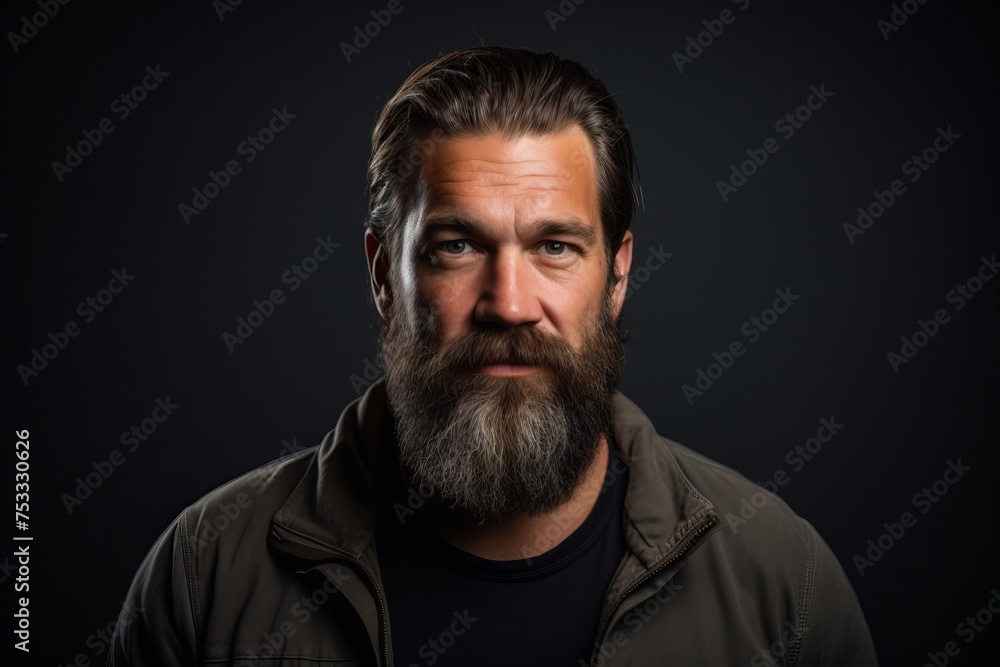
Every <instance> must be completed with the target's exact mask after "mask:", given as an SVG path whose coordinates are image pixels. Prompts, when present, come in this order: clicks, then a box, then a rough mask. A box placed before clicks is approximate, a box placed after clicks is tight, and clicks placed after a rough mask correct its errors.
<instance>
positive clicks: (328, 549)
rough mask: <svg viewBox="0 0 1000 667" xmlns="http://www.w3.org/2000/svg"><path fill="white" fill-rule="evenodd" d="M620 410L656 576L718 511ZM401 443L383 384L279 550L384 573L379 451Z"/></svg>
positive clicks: (279, 537) (631, 504) (312, 488)
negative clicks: (378, 538)
mask: <svg viewBox="0 0 1000 667" xmlns="http://www.w3.org/2000/svg"><path fill="white" fill-rule="evenodd" d="M614 406H615V417H614V424H615V426H614V429H615V438H616V441H617V444H618V448H619V450H620V451H621V453H622V455H623V456H624V457H625V459H626V461H627V462H628V464H629V468H630V469H629V483H628V490H627V492H626V496H625V539H626V543H627V544H628V546H629V548H630V549H631V550H632V552H633V553H634V554H635V555H636V557H637V558H638V559H639V560H640V562H642V563H643V565H645V566H646V567H647V568H649V567H652V566H653V564H654V563H656V562H658V561H660V560H661V559H662V558H663V557H664V556H665V554H667V553H668V552H669V551H670V550H671V549H672V548H673V547H675V546H676V544H677V543H678V542H679V541H680V540H682V539H684V538H685V537H686V536H687V535H688V534H689V533H690V532H691V531H692V529H693V528H694V527H695V526H696V525H697V524H699V523H701V522H702V521H703V520H704V519H705V518H706V517H707V516H709V515H714V514H715V510H714V507H713V506H712V504H711V503H710V502H709V501H708V500H707V499H705V498H704V497H703V496H702V495H701V494H700V493H698V491H697V490H696V489H695V488H694V487H693V486H692V484H691V482H690V481H689V480H688V479H687V477H686V476H685V475H684V473H683V472H682V471H681V469H680V467H679V466H678V464H677V461H676V460H675V458H674V456H673V454H672V452H671V451H670V448H669V446H668V445H667V444H666V441H665V440H664V439H663V438H661V437H660V436H659V435H658V434H657V433H656V429H655V428H654V426H653V424H652V422H650V420H649V418H648V417H646V415H645V414H644V413H643V412H642V410H640V409H639V407H638V406H637V405H636V404H635V403H633V402H632V401H630V400H629V399H628V398H626V397H625V395H624V394H622V393H621V392H620V391H616V392H615V397H614ZM394 442H395V425H394V422H393V419H392V416H391V413H390V412H389V409H388V404H387V401H386V396H385V380H384V378H383V379H380V380H377V381H376V382H374V383H373V384H372V385H371V386H370V387H369V388H368V390H367V391H366V392H365V394H364V395H362V396H361V397H360V398H358V399H356V400H355V401H353V402H351V403H350V404H349V405H348V406H347V407H346V408H345V409H344V411H343V413H342V414H341V416H340V420H339V421H338V422H337V426H336V428H335V429H334V430H332V431H330V432H329V433H328V434H327V435H326V437H324V439H323V441H322V443H321V444H320V445H319V447H318V449H317V451H316V455H315V456H314V457H313V459H312V462H311V463H310V465H309V467H308V469H307V471H306V473H305V474H304V475H303V477H302V479H301V481H300V482H299V484H298V486H297V487H296V488H295V490H294V491H293V492H292V495H291V496H290V497H289V498H288V500H287V501H286V502H285V504H284V505H283V506H282V507H281V509H279V510H278V512H277V513H276V514H275V515H274V518H273V519H272V522H271V534H270V536H269V541H270V542H271V544H272V546H273V547H274V548H275V549H277V550H279V551H282V552H285V553H289V554H292V555H295V556H298V557H300V558H305V559H307V560H325V559H329V558H331V557H338V556H339V557H347V558H350V559H352V560H355V561H361V562H362V563H365V564H366V565H368V566H370V567H371V568H372V569H373V570H374V571H376V572H377V571H378V567H377V564H375V563H373V562H371V560H372V558H373V551H372V550H371V549H370V545H371V542H372V539H373V537H374V533H375V502H376V501H375V483H376V469H377V454H378V452H379V448H380V443H381V444H382V445H383V446H385V445H386V444H387V443H389V444H394ZM383 451H385V450H383Z"/></svg>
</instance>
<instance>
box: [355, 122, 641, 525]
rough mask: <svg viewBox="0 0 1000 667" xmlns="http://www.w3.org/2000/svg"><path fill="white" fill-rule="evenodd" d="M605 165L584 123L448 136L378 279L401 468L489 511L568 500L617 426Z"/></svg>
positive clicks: (617, 292)
mask: <svg viewBox="0 0 1000 667" xmlns="http://www.w3.org/2000/svg"><path fill="white" fill-rule="evenodd" d="M595 174H596V167H595V163H594V157H593V151H592V148H591V146H590V142H589V140H588V139H587V136H586V135H585V134H584V132H583V131H582V129H580V128H579V127H573V128H570V129H567V130H565V131H562V132H560V133H558V134H549V135H544V136H528V137H521V138H518V139H504V138H501V137H499V136H492V135H490V136H476V137H469V138H448V139H445V140H443V141H441V142H439V143H438V144H437V145H436V146H435V148H434V150H433V151H432V152H430V154H429V155H428V156H427V159H426V161H425V163H424V166H423V169H422V172H421V176H420V177H421V178H422V184H421V185H422V186H423V187H422V192H423V197H422V199H421V201H420V202H419V203H418V205H417V206H415V207H414V209H413V210H411V211H410V212H409V216H408V217H407V219H406V220H405V222H404V224H403V227H402V229H401V232H400V237H399V238H400V243H399V251H398V257H396V258H393V260H394V262H395V263H394V265H392V262H390V268H389V273H388V277H387V278H385V279H384V280H383V281H381V282H382V283H383V284H382V285H381V286H380V287H378V292H377V302H378V303H379V307H380V310H381V311H382V313H383V316H384V318H385V319H386V320H387V322H386V324H385V325H384V326H383V340H382V343H383V353H384V354H385V362H386V381H387V392H388V397H389V400H390V403H391V405H392V407H393V411H394V413H395V416H396V419H397V426H398V433H397V435H398V438H399V443H400V454H401V458H402V460H403V463H404V466H406V467H407V468H408V470H409V472H410V474H411V477H412V478H413V481H415V482H420V483H428V484H430V485H431V486H432V487H434V488H435V490H436V492H437V493H438V495H439V496H440V497H441V498H442V499H443V500H445V501H446V502H450V503H451V504H455V505H458V506H461V507H463V508H464V509H466V510H469V511H471V512H473V513H474V514H476V515H478V516H480V517H483V518H486V517H493V518H497V517H501V516H504V515H506V514H510V513H511V512H516V511H522V512H527V513H529V514H538V513H541V512H544V511H547V510H550V509H553V508H554V507H555V506H557V505H558V504H559V503H561V502H564V501H565V500H568V498H569V497H570V495H571V494H572V491H573V490H574V489H575V487H576V485H577V484H578V482H579V481H580V479H581V478H582V476H583V474H584V472H586V469H587V467H588V466H589V464H590V463H591V462H592V461H593V460H594V457H595V456H596V454H597V451H598V449H597V448H598V445H599V442H600V435H601V433H603V432H605V431H606V430H607V429H608V428H610V426H611V416H612V402H611V398H612V395H613V392H614V388H615V387H616V386H617V384H618V381H619V378H620V369H621V361H622V356H623V350H622V343H621V339H620V336H619V331H618V327H617V322H616V321H617V316H618V314H619V312H620V309H621V304H622V301H623V297H624V287H625V285H624V282H621V283H618V284H615V285H613V287H614V289H613V290H610V291H609V289H608V287H609V285H610V283H609V282H608V272H609V267H608V266H607V262H606V260H605V251H604V239H603V234H602V226H601V221H600V209H599V205H598V198H597V189H596V182H595ZM368 247H369V260H370V266H374V265H375V264H376V262H374V261H372V260H373V256H374V252H373V249H374V247H375V246H374V245H373V244H371V242H370V239H369V243H368ZM614 259H615V269H616V270H617V273H618V274H619V275H627V273H628V268H629V264H630V261H631V233H626V236H625V237H624V239H623V243H622V246H621V249H620V250H619V251H618V253H617V254H616V256H615V258H614ZM377 273H378V271H377V270H375V269H374V268H373V278H374V279H375V282H376V284H378V283H379V282H380V280H379V277H378V275H377Z"/></svg>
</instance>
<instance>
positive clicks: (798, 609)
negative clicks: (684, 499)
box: [661, 436, 877, 665]
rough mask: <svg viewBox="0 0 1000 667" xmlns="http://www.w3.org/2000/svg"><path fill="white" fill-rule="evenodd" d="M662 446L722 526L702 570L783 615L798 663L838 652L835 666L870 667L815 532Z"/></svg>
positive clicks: (831, 557)
mask: <svg viewBox="0 0 1000 667" xmlns="http://www.w3.org/2000/svg"><path fill="white" fill-rule="evenodd" d="M661 440H662V441H663V444H664V446H666V447H668V448H669V449H670V450H671V452H672V453H673V455H674V459H675V460H676V461H677V465H678V467H680V469H681V470H682V472H683V473H684V474H685V476H686V477H687V478H688V479H689V480H690V482H691V484H692V486H693V487H694V488H695V489H697V490H698V492H699V493H701V494H702V495H704V497H705V498H706V499H708V500H709V501H710V502H711V503H712V504H713V505H714V506H715V508H716V512H717V513H718V514H719V518H720V519H721V523H722V524H723V527H722V528H721V529H720V530H719V531H718V533H717V534H716V535H715V536H713V537H712V538H711V539H709V540H708V541H707V543H706V544H705V545H704V549H705V553H704V554H703V555H704V556H706V557H707V560H709V561H710V564H709V565H708V569H709V570H710V571H714V572H718V571H720V569H724V570H725V571H726V572H728V573H729V574H730V575H732V576H733V577H734V578H735V580H736V581H739V582H740V585H741V586H742V587H743V588H745V589H746V590H748V591H751V596H750V597H751V598H753V599H756V600H767V601H768V604H769V607H770V608H771V609H773V610H779V609H780V610H782V611H781V612H779V613H780V614H781V615H782V616H783V617H784V619H786V621H787V623H788V627H789V628H790V629H791V630H792V631H793V633H794V635H795V637H794V639H793V640H792V642H791V643H790V647H794V648H795V652H796V653H798V654H799V658H800V660H801V663H802V664H828V660H829V659H830V655H832V654H829V651H828V648H829V647H830V646H838V647H839V648H838V652H837V656H839V657H836V658H834V662H835V663H836V664H851V665H875V664H876V663H877V661H876V658H875V651H874V646H873V645H872V640H871V635H870V633H869V630H868V626H867V624H866V622H865V619H864V614H863V612H862V610H861V606H860V604H859V601H858V599H857V596H856V594H855V593H854V589H853V587H852V586H851V583H850V581H849V580H848V578H847V575H846V574H845V572H844V569H843V567H842V566H841V564H840V561H839V560H838V559H837V556H836V554H834V552H833V550H832V549H830V547H829V545H828V544H827V543H826V542H825V541H824V540H823V538H822V536H820V534H819V532H818V531H817V530H816V528H815V527H814V526H813V525H812V524H811V523H810V522H809V521H807V520H806V519H804V518H802V517H800V516H799V515H798V514H796V513H795V512H794V511H793V510H792V508H791V507H789V505H788V503H786V502H785V501H784V500H782V499H781V498H779V497H778V496H777V495H775V494H773V493H771V492H769V491H767V490H765V489H764V488H763V487H761V486H760V485H758V484H756V483H754V482H752V481H750V480H749V479H747V478H746V477H744V476H743V475H741V474H740V473H738V472H736V471H735V470H733V469H732V468H729V467H727V466H724V465H722V464H720V463H718V462H716V461H713V460H712V459H710V458H708V457H706V456H703V455H701V454H698V453H697V452H694V451H692V450H691V449H689V448H687V447H685V446H683V445H681V444H679V443H676V442H674V441H672V440H668V439H666V438H663V437H662V436H661ZM689 566H690V564H689ZM824 652H826V654H825V653H824ZM824 655H826V657H824Z"/></svg>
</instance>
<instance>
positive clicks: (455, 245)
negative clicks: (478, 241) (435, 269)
mask: <svg viewBox="0 0 1000 667" xmlns="http://www.w3.org/2000/svg"><path fill="white" fill-rule="evenodd" d="M437 248H438V249H440V250H444V251H445V252H446V253H447V254H449V255H464V254H466V252H467V251H468V250H470V249H471V248H472V246H471V245H470V244H469V242H468V241H463V240H461V239H457V240H454V241H444V242H443V243H439V244H437Z"/></svg>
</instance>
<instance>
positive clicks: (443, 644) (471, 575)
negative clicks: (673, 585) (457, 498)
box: [376, 437, 628, 667]
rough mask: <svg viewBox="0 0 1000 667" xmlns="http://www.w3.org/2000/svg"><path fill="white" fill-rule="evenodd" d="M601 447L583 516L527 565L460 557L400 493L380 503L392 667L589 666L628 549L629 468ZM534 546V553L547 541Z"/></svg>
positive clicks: (542, 537) (379, 540)
mask: <svg viewBox="0 0 1000 667" xmlns="http://www.w3.org/2000/svg"><path fill="white" fill-rule="evenodd" d="M608 442H609V445H610V449H611V451H610V453H611V456H610V457H609V460H608V469H607V471H606V474H605V478H604V486H603V487H602V488H601V493H600V496H599V497H598V500H597V503H596V504H595V505H594V508H593V510H592V511H591V513H590V515H589V516H588V517H587V518H586V520H585V521H584V522H583V524H582V525H580V527H579V528H577V529H576V530H575V531H574V532H573V533H572V534H571V535H570V536H569V537H568V538H567V539H565V540H564V541H563V542H562V543H561V544H559V545H557V546H555V547H554V548H551V549H547V550H546V551H545V552H544V553H542V554H541V555H538V556H535V557H534V558H527V559H522V560H514V561H493V560H487V559H484V558H479V557H478V556H474V555H472V554H469V553H466V552H464V551H462V550H460V549H458V548H456V547H453V546H452V545H450V544H448V543H447V542H445V541H444V540H443V539H441V538H440V537H438V536H437V535H436V534H435V533H434V532H433V531H431V530H430V529H429V528H428V527H427V525H426V524H425V523H424V522H423V521H422V520H421V519H420V517H419V515H417V514H416V513H414V512H411V511H410V510H409V507H410V505H407V492H406V491H405V490H397V491H395V492H394V493H392V494H390V495H388V496H387V497H384V498H383V500H382V502H381V503H380V511H379V518H378V523H377V526H376V546H377V550H378V559H379V566H380V568H381V571H382V580H383V582H384V584H385V592H386V598H387V600H386V604H387V605H388V609H389V619H390V623H391V633H392V649H393V655H394V663H395V664H396V665H397V666H398V667H413V666H420V667H423V666H424V665H428V666H429V665H435V666H437V667H449V666H451V665H477V666H482V667H490V666H492V665H497V666H500V665H502V666H503V667H509V666H510V665H540V666H541V665H544V666H545V667H552V666H560V665H567V666H570V665H573V666H576V665H580V664H584V665H586V664H589V660H590V655H591V652H592V650H593V647H594V643H595V640H596V634H597V629H598V625H599V624H600V621H601V618H600V616H601V610H602V607H603V605H604V598H605V595H606V592H607V589H608V586H609V585H610V583H611V579H612V577H613V576H614V573H615V572H616V570H617V569H618V565H619V564H620V563H621V560H622V556H623V555H624V553H625V548H626V546H625V539H624V535H623V533H622V508H623V504H624V499H625V488H626V486H627V483H628V479H627V475H628V468H627V465H626V464H625V460H624V459H623V458H622V457H621V456H620V455H619V454H618V452H617V449H616V448H615V445H614V441H613V438H611V437H609V438H608ZM414 497H418V496H410V503H411V505H412V504H413V502H412V499H413V498H414ZM401 508H402V511H401ZM537 538H538V539H537V542H536V544H535V545H534V546H536V547H537V548H541V549H546V542H547V541H549V542H551V541H552V538H551V537H549V536H547V535H545V534H539V535H538V536H537ZM536 550H537V549H536ZM581 660H582V661H583V662H582V663H581Z"/></svg>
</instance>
